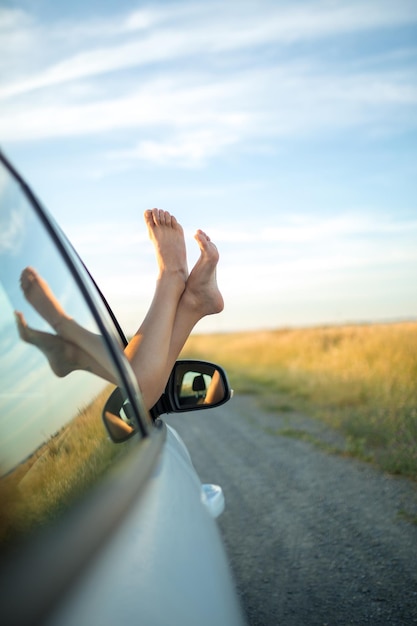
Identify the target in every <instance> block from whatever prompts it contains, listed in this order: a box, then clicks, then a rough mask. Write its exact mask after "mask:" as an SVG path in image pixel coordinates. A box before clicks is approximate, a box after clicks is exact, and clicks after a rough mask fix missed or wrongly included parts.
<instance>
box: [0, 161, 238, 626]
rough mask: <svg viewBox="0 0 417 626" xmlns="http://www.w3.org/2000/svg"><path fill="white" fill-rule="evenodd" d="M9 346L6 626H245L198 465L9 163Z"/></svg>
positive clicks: (4, 248)
mask: <svg viewBox="0 0 417 626" xmlns="http://www.w3.org/2000/svg"><path fill="white" fill-rule="evenodd" d="M68 320H70V321H71V322H70V324H69V325H68V324H67V327H66V326H65V324H66V322H67V321H68ZM69 326H70V327H71V332H69V331H68V327H69ZM65 328H66V330H65ZM0 346H1V349H0V355H1V357H0V409H1V410H0V474H1V481H0V498H1V505H0V513H1V519H0V550H1V552H0V555H1V566H0V616H1V622H2V623H3V624H8V625H9V626H10V625H12V624H41V623H45V624H60V625H61V624H74V625H75V624H76V625H77V626H82V625H83V624H85V625H87V624H88V625H90V624H93V623H96V624H100V625H104V624H115V623H118V624H127V623H143V624H150V625H151V624H170V623H178V624H180V623H181V624H183V625H187V624H190V625H191V624H197V623H198V624H210V623H216V624H220V623H225V624H226V623H227V624H231V625H232V624H241V623H242V617H241V613H240V608H239V604H238V602H237V600H236V594H235V591H234V587H233V582H232V579H231V576H230V571H229V567H228V564H227V559H226V555H225V553H224V549H223V546H222V543H221V540H220V537H219V534H218V530H217V526H216V524H215V522H214V521H213V520H212V519H211V517H210V515H209V514H208V513H207V510H206V508H205V507H204V505H203V499H202V491H201V485H200V482H199V480H198V477H197V475H196V474H195V471H194V469H193V467H192V464H191V461H190V458H189V454H188V451H187V450H186V448H185V446H184V444H183V443H182V442H181V440H180V439H179V438H178V436H177V435H176V433H175V432H174V431H172V430H170V429H169V428H167V427H166V425H165V424H164V423H163V422H162V421H161V420H157V421H156V423H154V421H153V420H152V419H151V418H150V416H149V414H148V412H147V411H146V410H145V408H144V405H143V402H142V397H141V393H140V390H139V388H138V386H137V382H136V379H135V377H134V375H133V373H132V371H131V369H130V367H129V364H128V363H127V361H126V359H125V357H124V353H123V347H124V342H123V336H122V335H121V334H120V329H119V328H118V326H117V324H116V323H115V320H114V318H113V317H112V315H111V312H110V311H109V309H108V307H107V306H106V303H105V302H104V301H103V300H102V298H101V297H100V293H99V292H98V291H97V289H96V286H95V284H94V282H93V281H92V279H91V277H90V276H89V274H88V272H87V271H86V269H85V268H84V266H83V264H82V263H81V261H80V260H79V258H78V257H77V255H76V254H75V253H74V251H73V249H72V247H71V246H70V245H69V243H68V242H67V240H66V239H65V237H64V236H63V234H62V233H61V231H60V229H59V227H58V226H57V225H56V224H55V223H54V221H53V219H52V218H51V216H50V215H49V214H47V213H46V212H45V210H44V209H43V208H42V207H41V206H40V205H39V203H38V201H37V200H36V198H35V197H34V196H33V194H32V192H31V190H30V189H29V187H28V186H27V185H26V184H25V183H24V181H23V180H22V179H21V178H20V177H19V175H18V174H17V172H16V171H15V170H14V169H13V168H12V166H11V165H10V163H8V161H7V160H6V159H5V157H4V156H3V155H1V153H0ZM115 389H118V392H117V393H118V394H120V396H121V398H122V403H123V402H124V403H125V405H126V406H127V405H128V406H129V411H128V412H127V413H126V412H125V413H124V414H123V415H124V419H123V420H120V417H121V415H116V426H117V427H118V428H119V429H120V427H121V426H122V427H123V429H125V432H126V433H127V434H126V436H122V437H120V439H119V440H120V441H121V442H122V443H118V444H115V443H114V441H113V440H112V438H111V437H109V433H110V434H112V432H111V428H112V426H111V424H110V426H109V423H108V421H107V419H108V418H106V417H105V416H106V415H108V413H109V412H108V411H104V415H103V408H104V407H105V406H107V407H108V404H106V402H107V400H108V398H109V397H110V396H111V394H114V392H115ZM118 419H119V421H117V420H118ZM122 422H123V423H122ZM105 426H106V427H105ZM113 439H114V437H113ZM116 439H117V437H116Z"/></svg>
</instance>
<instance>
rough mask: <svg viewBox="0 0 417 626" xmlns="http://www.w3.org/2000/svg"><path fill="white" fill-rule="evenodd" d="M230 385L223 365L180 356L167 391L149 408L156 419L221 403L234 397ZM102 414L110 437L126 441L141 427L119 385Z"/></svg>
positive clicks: (208, 407) (166, 388)
mask: <svg viewBox="0 0 417 626" xmlns="http://www.w3.org/2000/svg"><path fill="white" fill-rule="evenodd" d="M232 396H233V391H232V389H231V388H230V385H229V381H228V379H227V375H226V372H225V371H224V369H223V368H222V367H220V366H219V365H216V364H215V363H209V362H208V361H197V360H191V359H188V360H179V361H177V362H176V363H175V365H174V368H173V370H172V372H171V375H170V377H169V379H168V382H167V385H166V387H165V391H164V393H163V394H162V396H161V397H160V398H159V400H158V402H157V403H156V404H155V405H154V406H153V407H152V408H151V410H150V411H149V413H150V415H151V417H152V419H153V420H154V421H155V420H156V419H157V418H158V417H159V416H160V415H163V414H165V413H182V412H185V411H200V410H202V409H211V408H214V407H217V406H220V405H222V404H224V403H225V402H227V401H228V400H230V398H231V397H232ZM102 418H103V422H104V426H105V428H106V430H107V433H108V434H109V436H110V439H111V440H112V441H114V442H115V443H123V442H124V441H126V440H127V439H130V437H132V436H133V435H134V434H135V432H136V431H137V427H136V424H135V421H134V414H133V411H132V408H131V406H130V403H129V401H128V400H126V399H125V398H124V396H123V394H122V391H121V390H120V388H119V387H117V388H116V389H115V390H114V391H113V393H112V394H111V395H110V397H109V398H108V400H107V402H106V404H105V405H104V408H103V412H102Z"/></svg>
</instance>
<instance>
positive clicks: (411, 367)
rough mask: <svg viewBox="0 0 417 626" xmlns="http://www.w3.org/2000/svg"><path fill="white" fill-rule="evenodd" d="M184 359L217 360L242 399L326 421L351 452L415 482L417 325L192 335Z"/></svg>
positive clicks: (414, 323)
mask: <svg viewBox="0 0 417 626" xmlns="http://www.w3.org/2000/svg"><path fill="white" fill-rule="evenodd" d="M182 356H184V357H189V358H202V359H207V360H213V361H215V362H218V363H219V364H221V365H223V366H224V367H225V368H226V370H227V372H228V375H229V378H230V381H231V385H232V387H233V388H234V390H235V392H236V393H250V394H257V395H258V396H259V398H260V402H261V403H263V404H264V406H265V407H266V408H268V409H269V410H271V409H272V410H276V411H281V412H282V411H292V410H297V411H300V410H301V411H303V412H304V413H306V414H307V415H310V416H312V417H314V418H316V419H320V420H322V421H324V422H326V423H327V424H329V425H330V426H332V427H333V428H335V429H338V430H339V431H341V432H342V433H343V434H344V435H345V438H346V442H347V448H346V449H347V451H348V453H349V454H353V455H355V456H359V457H360V458H362V459H365V460H368V461H372V462H373V463H375V464H377V465H378V466H379V467H380V468H381V469H383V470H384V471H387V472H390V473H393V474H402V475H405V476H408V477H411V478H413V479H417V323H416V322H409V323H393V324H369V325H346V326H327V327H317V328H304V329H282V330H272V331H258V332H245V333H231V334H218V335H192V336H191V337H190V339H189V341H188V343H187V345H186V347H185V349H184V352H183V355H182ZM345 453H346V450H345Z"/></svg>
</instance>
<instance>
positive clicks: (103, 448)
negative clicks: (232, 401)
mask: <svg viewBox="0 0 417 626" xmlns="http://www.w3.org/2000/svg"><path fill="white" fill-rule="evenodd" d="M67 253H68V254H69V256H70V257H71V255H72V253H71V250H69V251H67ZM72 262H75V263H76V264H77V263H78V265H79V267H78V272H79V274H74V271H73V268H72ZM87 296H88V297H87ZM94 300H97V294H95V292H94V286H93V284H92V283H89V277H88V275H87V274H86V272H84V269H83V268H82V266H81V264H80V263H79V261H77V259H75V258H73V259H72V261H70V260H69V258H68V257H67V256H66V254H65V253H64V249H63V248H62V247H61V245H60V243H59V241H58V240H57V239H56V237H54V236H53V232H51V230H50V228H49V227H48V223H47V222H45V219H44V218H43V217H42V215H39V214H38V213H37V212H36V211H35V210H34V207H33V205H32V203H31V202H30V197H28V196H27V195H25V193H22V189H21V186H20V184H19V183H18V182H17V181H16V180H15V179H14V178H12V177H11V175H10V173H9V172H8V170H7V169H6V168H5V167H4V165H3V164H1V163H0V355H1V357H0V474H1V485H0V497H1V521H0V544H1V545H2V546H3V547H4V546H9V545H10V544H14V543H15V542H16V541H18V540H19V539H20V538H21V537H25V536H26V535H27V534H28V533H33V532H34V531H36V530H37V529H39V528H45V527H48V526H49V525H51V524H53V523H55V522H56V521H57V520H58V519H60V518H61V517H62V516H63V515H64V514H65V512H66V510H67V509H68V508H69V507H70V506H71V505H72V504H73V503H74V502H76V501H79V500H80V499H82V498H83V497H84V496H85V494H86V493H87V491H88V490H89V489H91V487H92V486H93V485H96V484H97V482H98V481H99V480H101V478H102V477H103V476H104V475H106V473H107V472H108V471H109V468H110V467H111V466H112V465H113V464H114V461H115V460H117V459H118V458H119V457H120V458H121V457H123V456H124V455H125V452H126V449H127V447H128V444H126V445H124V444H121V445H117V444H115V443H113V442H112V441H111V440H110V438H109V428H111V427H112V425H111V423H110V424H109V422H108V420H107V423H106V426H105V424H104V422H103V416H102V412H103V407H104V404H105V402H106V400H107V398H108V397H109V396H110V394H111V393H112V392H113V391H114V389H115V388H116V387H119V388H120V390H121V391H120V393H121V394H122V395H123V394H126V395H128V394H129V393H130V394H132V393H134V394H136V396H135V402H133V406H138V402H139V406H140V394H139V391H138V389H137V388H136V387H135V385H134V381H132V379H131V378H129V370H128V369H126V368H125V369H123V368H122V369H121V368H120V367H119V366H118V365H117V359H116V358H115V355H117V358H118V359H123V352H122V350H121V343H122V342H121V339H120V336H119V335H118V332H117V329H115V328H114V325H113V324H112V321H111V319H110V317H109V316H108V315H107V311H106V310H105V307H104V306H102V304H98V303H97V302H96V304H97V306H98V307H99V308H101V311H100V314H99V315H98V314H97V308H95V306H94ZM106 316H107V319H106ZM117 343H119V345H117ZM121 371H122V372H124V374H125V376H127V377H128V380H126V378H125V379H124V380H121ZM126 372H127V374H126ZM132 389H133V391H132ZM133 413H134V412H133ZM144 414H145V413H144ZM110 417H112V416H110ZM113 418H114V420H113V421H114V422H115V426H114V428H119V429H120V428H124V429H125V430H126V431H127V432H128V433H132V434H137V436H136V438H135V439H138V438H139V439H140V437H141V435H143V434H144V433H145V432H146V424H145V425H144V423H143V420H144V417H143V415H142V416H141V417H139V420H138V416H137V415H136V416H135V415H134V414H132V412H129V415H128V416H126V414H125V413H123V419H122V420H119V416H118V415H117V414H116V415H114V416H113ZM119 423H120V424H119ZM126 439H129V437H126Z"/></svg>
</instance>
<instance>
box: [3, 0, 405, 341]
mask: <svg viewBox="0 0 417 626" xmlns="http://www.w3.org/2000/svg"><path fill="white" fill-rule="evenodd" d="M416 68H417V3H416V2H414V0H396V2H392V1H391V0H375V1H373V0H369V1H366V0H361V1H357V0H351V1H349V2H345V1H340V2H337V1H336V0H333V1H315V0H312V1H308V2H307V1H302V0H296V1H292V2H290V1H289V0H286V1H278V0H275V1H257V2H210V1H208V2H178V3H177V2H165V3H164V2H160V3H155V2H153V3H149V4H146V3H140V2H134V1H129V2H127V1H124V0H122V1H117V2H116V1H113V2H110V1H107V2H106V1H101V2H80V1H73V2H72V3H65V4H64V3H57V2H53V1H52V0H49V1H47V0H31V1H29V0H27V1H23V0H22V1H20V2H9V3H7V2H6V3H3V4H2V7H1V8H0V75H1V80H0V145H1V146H2V148H3V150H4V151H5V152H6V154H7V155H8V156H9V158H11V160H12V161H13V163H14V165H15V166H16V167H17V168H18V169H19V171H20V172H21V173H22V174H23V175H24V176H25V178H26V179H27V181H28V182H29V183H30V184H31V185H32V187H33V188H34V190H35V192H36V193H37V195H38V196H39V198H40V199H41V201H42V202H43V203H44V204H45V206H46V207H47V208H48V209H49V210H50V211H51V213H52V214H53V215H54V216H55V217H56V219H57V220H58V222H59V223H60V224H61V226H62V227H63V228H64V230H65V231H66V233H67V234H68V236H69V237H70V239H71V240H72V242H73V243H74V245H75V247H76V248H77V249H78V251H79V252H80V254H81V256H82V257H83V258H84V260H85V261H86V263H87V265H88V266H89V267H90V269H91V271H92V272H93V274H94V275H95V276H96V278H97V281H98V282H99V284H100V286H101V287H102V289H103V291H104V292H105V294H106V295H107V297H108V299H109V301H110V303H111V305H112V307H113V308H114V310H115V312H116V314H117V315H118V317H119V318H120V319H121V321H122V323H123V325H124V327H125V328H126V330H127V332H132V331H134V330H135V329H136V326H137V325H138V323H139V322H140V320H141V319H142V317H143V315H144V314H145V312H146V309H147V306H148V304H149V302H150V298H151V295H152V291H153V286H154V281H155V275H156V266H155V260H154V256H153V250H152V248H151V245H150V243H149V241H148V239H147V235H146V232H145V228H144V224H143V219H142V215H143V211H144V210H145V209H146V208H149V207H153V206H158V207H160V208H164V209H167V210H169V211H171V212H172V213H174V214H175V215H176V216H177V217H178V219H179V221H180V222H181V223H182V224H183V226H184V228H185V232H186V237H187V246H188V251H189V263H190V265H192V264H193V263H194V262H195V260H196V258H197V246H196V244H195V242H194V241H193V238H192V235H193V233H194V232H195V230H196V229H197V228H202V229H204V230H206V232H207V233H208V234H210V236H211V237H212V239H213V240H214V241H215V242H216V243H217V244H218V247H219V250H220V253H221V261H220V265H219V271H218V278H219V283H220V286H221V288H222V291H223V294H224V298H225V304H226V306H225V310H224V312H223V313H222V314H221V315H218V316H214V317H212V318H207V319H206V320H203V321H202V322H201V323H200V324H199V326H198V327H197V330H200V331H205V332H206V331H229V330H240V329H252V328H275V327H282V326H303V325H311V324H324V323H343V322H350V321H378V320H391V319H406V318H410V317H415V316H416V311H417V288H416V285H417V193H416V191H417V189H416V187H417V152H416V138H417V71H416Z"/></svg>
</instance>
